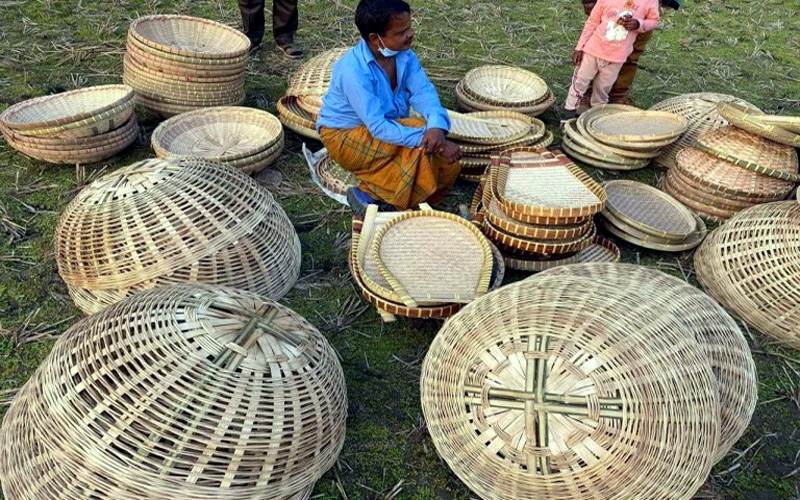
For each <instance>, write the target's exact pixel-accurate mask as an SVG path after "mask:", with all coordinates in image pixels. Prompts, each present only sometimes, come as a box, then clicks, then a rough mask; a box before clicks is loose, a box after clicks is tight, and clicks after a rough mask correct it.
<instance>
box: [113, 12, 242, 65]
mask: <svg viewBox="0 0 800 500" xmlns="http://www.w3.org/2000/svg"><path fill="white" fill-rule="evenodd" d="M164 21H178V22H186V23H191V24H193V25H195V26H200V27H203V28H213V29H214V30H216V31H217V32H218V33H219V34H225V35H227V36H228V38H231V39H232V40H237V39H238V41H239V42H240V43H239V45H240V47H234V48H232V49H231V50H228V51H226V52H201V51H197V50H190V49H182V48H179V47H174V46H171V45H166V44H163V43H160V42H158V41H155V40H150V39H149V38H147V37H146V36H144V35H143V34H142V33H140V32H139V31H138V30H139V29H140V28H141V27H142V26H144V25H145V24H146V23H158V22H164ZM196 29H197V28H195V30H196ZM128 33H129V35H130V36H132V37H133V38H135V39H136V40H137V41H139V42H141V43H142V44H143V45H146V46H148V47H151V48H153V49H155V50H159V51H162V52H166V53H167V54H174V55H182V56H187V57H196V58H199V59H226V58H227V59H234V58H237V57H242V56H244V57H246V56H247V54H248V51H249V50H250V39H248V38H247V37H246V36H245V35H244V33H240V32H239V31H238V30H236V29H234V28H231V27H230V26H227V25H225V24H222V23H218V22H216V21H211V20H210V19H204V18H200V17H192V16H183V15H175V14H155V15H150V16H143V17H140V18H138V19H135V20H134V21H133V22H131V24H130V27H129V29H128ZM218 36H219V35H218Z"/></svg>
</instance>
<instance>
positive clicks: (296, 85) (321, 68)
mask: <svg viewBox="0 0 800 500" xmlns="http://www.w3.org/2000/svg"><path fill="white" fill-rule="evenodd" d="M348 50H350V49H348V48H341V47H339V48H335V49H330V50H327V51H325V52H323V53H321V54H317V55H316V56H314V57H312V58H311V59H309V60H308V61H307V62H305V63H304V64H303V65H302V66H301V67H300V69H299V70H297V71H296V72H295V73H294V74H293V75H292V77H291V78H290V79H289V86H288V87H287V89H286V95H287V96H293V97H298V96H323V95H325V93H326V92H328V87H329V86H330V84H331V73H332V71H333V65H334V64H336V61H338V60H339V59H341V57H342V56H343V55H344V54H345V53H347V51H348Z"/></svg>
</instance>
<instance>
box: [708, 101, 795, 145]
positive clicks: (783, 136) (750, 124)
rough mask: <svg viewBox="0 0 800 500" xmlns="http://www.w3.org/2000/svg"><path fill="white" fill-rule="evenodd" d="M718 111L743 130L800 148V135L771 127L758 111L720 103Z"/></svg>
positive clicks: (732, 103) (731, 103) (735, 104)
mask: <svg viewBox="0 0 800 500" xmlns="http://www.w3.org/2000/svg"><path fill="white" fill-rule="evenodd" d="M717 111H718V112H719V114H720V115H722V116H723V117H724V118H725V119H726V120H728V121H729V122H731V125H734V126H736V127H738V128H740V129H742V130H746V131H748V132H752V133H753V134H758V135H760V136H761V137H765V138H767V139H770V140H772V141H775V142H778V143H781V144H785V145H787V146H792V147H795V148H797V147H800V134H795V133H794V132H791V131H789V130H786V129H785V128H782V127H778V126H775V125H769V124H767V123H764V122H762V121H761V120H759V119H758V117H759V116H761V115H763V114H764V113H762V112H761V111H758V110H757V109H753V108H749V107H747V106H744V105H741V104H737V103H734V102H720V103H718V104H717Z"/></svg>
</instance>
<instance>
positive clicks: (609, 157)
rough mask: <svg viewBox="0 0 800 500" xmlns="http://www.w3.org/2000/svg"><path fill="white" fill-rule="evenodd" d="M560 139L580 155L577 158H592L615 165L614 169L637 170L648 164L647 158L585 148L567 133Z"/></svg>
mask: <svg viewBox="0 0 800 500" xmlns="http://www.w3.org/2000/svg"><path fill="white" fill-rule="evenodd" d="M561 140H562V144H563V145H564V146H565V148H566V149H568V150H569V151H570V152H573V153H577V154H578V155H580V157H579V158H577V159H578V160H580V159H581V158H587V159H591V160H593V161H594V162H596V163H597V164H598V165H614V166H616V167H617V168H616V170H638V169H640V168H644V167H646V166H647V165H649V164H650V160H649V159H633V158H626V157H624V156H620V155H617V154H614V153H610V152H608V151H602V150H597V149H590V148H587V147H585V146H583V145H582V144H581V143H580V142H578V141H576V140H575V139H574V138H573V137H571V136H570V135H569V134H568V133H567V134H564V136H563V137H562V138H561Z"/></svg>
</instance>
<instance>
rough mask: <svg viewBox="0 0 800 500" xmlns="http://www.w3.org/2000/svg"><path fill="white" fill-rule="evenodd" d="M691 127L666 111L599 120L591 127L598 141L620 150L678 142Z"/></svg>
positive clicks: (590, 123)
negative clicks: (625, 147)
mask: <svg viewBox="0 0 800 500" xmlns="http://www.w3.org/2000/svg"><path fill="white" fill-rule="evenodd" d="M687 127H688V122H687V121H686V118H684V117H682V116H681V115H677V114H675V113H669V112H666V111H632V112H629V113H616V114H613V115H607V116H602V117H597V118H595V119H593V120H591V121H590V122H588V123H587V129H588V130H589V133H590V134H591V135H592V136H593V137H594V138H595V139H597V140H598V141H601V142H605V143H608V144H615V145H617V146H625V145H626V144H627V143H630V142H634V143H647V144H650V143H658V142H661V141H674V140H677V138H678V136H680V135H681V134H682V133H683V132H684V131H685V130H686V128H687Z"/></svg>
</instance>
